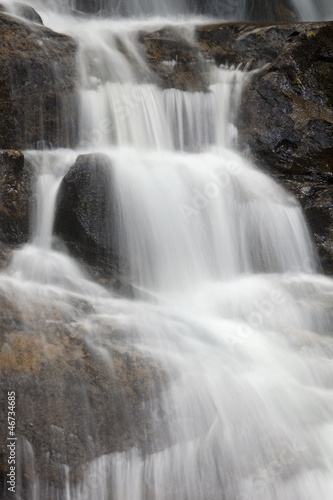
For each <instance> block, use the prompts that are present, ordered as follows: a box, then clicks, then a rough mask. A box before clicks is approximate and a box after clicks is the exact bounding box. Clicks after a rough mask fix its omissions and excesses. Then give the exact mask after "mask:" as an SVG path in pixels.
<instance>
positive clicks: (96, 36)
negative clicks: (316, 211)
mask: <svg viewBox="0 0 333 500" xmlns="http://www.w3.org/2000/svg"><path fill="white" fill-rule="evenodd" d="M4 3H5V2H4ZM28 3H29V5H31V6H33V7H35V8H36V9H37V11H38V12H40V14H41V16H42V19H43V22H44V24H45V25H47V26H50V27H51V28H52V29H54V30H56V31H58V32H61V33H65V35H61V36H60V35H59V38H58V37H57V36H56V35H54V34H52V32H50V31H49V30H48V29H47V31H41V32H40V31H38V30H44V28H41V27H40V26H39V27H36V25H35V24H29V23H27V24H23V25H22V26H23V27H24V30H25V33H27V34H28V35H27V36H28V37H31V39H33V40H34V34H35V33H37V32H38V33H41V35H40V36H41V40H42V41H43V40H44V37H45V36H46V41H45V46H46V47H47V50H46V49H45V47H44V49H45V50H44V49H41V54H42V55H43V57H44V58H47V54H49V55H50V54H53V52H52V51H51V52H48V50H51V48H50V47H53V48H54V49H56V50H57V51H58V50H59V51H60V52H61V55H59V54H58V55H59V59H56V62H58V63H59V65H60V66H61V65H62V61H64V60H65V62H66V64H67V63H69V59H71V58H73V56H74V53H75V51H77V52H76V56H75V57H76V63H75V64H74V63H73V60H72V59H71V60H72V63H71V66H70V67H71V70H70V71H71V73H70V75H65V76H64V78H60V77H59V75H61V72H57V68H58V65H57V64H55V65H54V64H53V63H54V61H53V59H52V61H49V62H48V64H47V68H48V70H47V71H48V72H49V73H48V74H49V76H50V75H51V79H52V78H53V79H55V76H54V75H56V76H58V78H59V81H58V82H56V89H57V92H59V94H58V93H56V96H57V97H56V99H55V101H56V109H57V112H59V114H58V115H57V116H58V118H59V117H61V120H60V121H58V123H59V124H60V123H67V124H69V128H66V127H65V129H63V128H62V126H60V125H59V128H60V130H66V131H67V132H66V133H63V134H62V135H57V134H56V138H57V139H56V140H54V141H53V140H52V137H53V136H52V134H51V135H48V132H47V131H48V130H51V128H52V127H51V125H50V127H51V128H48V127H47V124H48V123H49V122H48V120H49V119H50V120H51V119H52V116H49V115H46V117H45V116H44V117H43V119H40V121H38V127H40V128H38V127H37V126H36V127H35V128H34V130H35V131H36V130H39V133H40V135H41V140H40V142H39V141H37V142H36V140H35V137H34V135H33V134H32V130H33V129H32V128H31V130H27V132H26V133H25V131H26V127H23V128H22V130H23V131H24V133H22V136H20V134H18V133H17V130H20V129H19V128H16V129H15V134H14V135H13V138H12V139H11V141H13V142H14V143H16V144H12V143H11V141H9V142H6V143H5V146H6V147H7V148H9V147H10V148H14V147H18V146H20V147H22V148H26V151H24V155H25V164H24V165H23V157H22V155H21V154H20V153H18V152H15V151H7V152H3V153H2V156H1V158H2V162H3V164H4V167H3V170H4V171H5V174H6V175H5V176H4V179H5V181H6V179H7V178H8V182H7V181H6V182H4V183H3V186H1V187H3V193H7V195H8V194H11V196H12V198H10V199H13V200H14V202H16V197H17V196H20V197H21V200H23V201H24V203H25V201H26V197H27V196H29V197H31V198H32V199H33V204H32V207H31V210H30V216H31V218H32V223H31V227H30V236H29V241H28V243H26V244H22V243H25V242H26V238H27V234H26V233H27V231H26V226H27V218H29V211H28V210H27V207H26V206H25V205H24V204H23V205H22V210H21V211H18V210H16V211H15V210H13V208H12V207H11V211H7V212H5V211H4V212H3V214H0V215H2V217H3V218H2V220H3V221H5V222H6V221H10V222H9V223H8V224H9V226H10V227H14V228H15V227H16V226H14V225H12V222H11V221H13V220H16V219H17V218H19V217H22V220H23V222H22V221H21V222H20V223H19V225H18V226H19V228H21V227H22V228H23V229H24V231H23V232H22V231H21V232H20V231H19V230H15V231H14V232H10V235H9V236H10V237H12V235H14V237H15V241H13V244H14V243H15V244H16V245H17V244H21V246H20V247H18V248H17V247H16V249H15V251H14V252H13V255H12V259H11V262H10V264H9V265H7V267H6V268H5V269H4V270H3V271H2V273H1V275H0V311H1V330H0V332H1V333H0V346H1V350H0V374H1V398H0V399H1V401H0V404H1V407H2V408H6V397H7V391H15V392H16V396H17V409H16V412H17V426H16V429H15V432H16V434H17V438H18V440H17V448H16V449H17V456H16V466H17V469H16V492H15V494H14V498H15V500H95V499H98V500H114V499H116V500H165V499H172V500H188V499H191V500H203V499H207V500H208V499H213V500H218V499H219V500H220V499H223V500H236V499H237V500H238V499H242V500H253V499H256V500H284V499H290V500H292V499H295V498H307V499H308V500H319V499H320V500H331V497H332V494H333V480H332V474H331V472H332V468H333V446H332V439H330V438H331V436H332V434H333V422H332V414H331V407H332V402H333V399H332V389H331V386H332V380H333V366H332V356H333V339H332V323H333V321H332V320H333V318H332V307H331V306H332V297H333V284H332V280H331V279H329V278H327V277H325V276H323V275H321V274H318V272H319V270H320V266H319V263H318V259H317V256H316V252H315V250H314V248H313V246H312V242H311V238H310V234H309V231H308V228H307V225H306V222H305V220H304V218H303V215H302V211H301V208H300V205H299V204H298V202H297V201H296V200H295V198H294V197H293V196H291V195H290V194H289V193H287V192H286V191H285V190H284V189H283V188H282V187H281V186H280V185H277V184H276V183H275V181H273V180H272V179H271V178H269V177H268V176H266V175H265V174H264V173H262V172H261V171H260V170H258V169H257V168H256V166H255V165H253V164H252V163H251V162H250V161H249V160H248V159H246V158H245V157H244V156H243V155H241V154H240V153H239V152H237V145H238V144H239V135H238V130H237V127H236V125H237V123H239V105H240V103H241V99H242V95H244V91H245V89H246V88H248V87H247V86H248V85H249V84H250V85H253V86H255V85H259V84H258V80H257V77H258V74H259V73H258V71H259V69H260V65H261V64H260V58H259V56H260V54H259V52H260V51H257V52H256V50H255V48H253V45H255V44H254V42H253V40H254V39H255V37H256V36H257V40H262V39H264V36H267V37H268V38H267V39H268V42H267V43H266V47H265V57H267V58H268V57H270V56H272V57H274V58H276V57H277V56H278V54H276V48H275V49H274V48H273V42H272V37H274V36H278V37H280V38H279V39H280V40H281V38H283V37H284V35H283V34H282V35H281V33H280V32H278V35H276V33H277V28H276V27H274V28H272V30H271V31H269V28H268V27H266V28H262V29H263V30H264V31H265V30H266V31H269V33H270V34H269V35H267V34H264V31H260V29H259V30H257V29H256V28H254V27H253V26H252V27H249V26H245V27H244V26H242V27H240V26H238V25H237V26H236V27H234V28H233V27H230V26H229V27H227V29H228V30H229V31H228V33H229V34H230V33H231V32H232V31H233V30H234V31H235V32H236V35H235V34H234V35H233V36H234V38H233V39H232V41H230V43H229V45H228V47H227V50H226V51H225V52H224V53H222V51H221V45H222V44H221V40H222V39H223V36H224V34H221V29H222V28H221V26H220V27H216V26H215V27H214V26H212V25H211V24H210V25H209V26H208V27H207V28H206V31H205V29H204V28H202V27H199V28H196V27H195V25H196V24H197V19H196V18H194V19H192V20H191V22H189V21H188V20H187V21H184V20H183V19H173V20H170V19H168V22H166V20H163V21H161V19H155V20H154V19H150V20H145V19H142V16H141V19H111V18H109V17H107V16H108V14H109V12H110V11H109V10H108V5H107V2H106V1H105V2H103V5H102V2H98V3H97V2H96V3H95V4H94V3H93V2H92V3H91V4H90V5H91V6H93V8H92V10H93V12H91V13H89V14H94V16H91V15H87V13H84V11H85V10H87V5H88V3H87V2H83V1H82V2H81V1H80V2H74V1H66V2H60V1H58V2H51V0H48V1H47V2H43V4H42V3H41V2H39V1H38V0H34V1H33V0H31V1H29V2H28ZM121 4H123V5H124V6H126V9H125V11H124V12H121V13H122V14H126V15H128V14H129V15H130V16H132V17H134V16H135V15H136V14H146V13H147V12H151V10H150V9H151V7H152V6H153V7H154V9H155V10H153V11H152V12H151V13H152V14H157V13H161V12H159V11H158V8H159V7H160V4H159V2H147V3H144V2H142V3H140V2H131V3H130V2H126V3H122V2H119V3H118V6H119V8H120V7H121ZM216 4H217V2H216ZM170 5H171V4H170ZM170 5H169V4H164V8H165V9H166V13H168V14H172V9H171V6H170ZM213 5H214V3H213V4H211V6H213ZM221 5H222V6H223V5H224V7H225V6H226V2H223V3H221ZM258 5H260V4H258ZM276 5H277V4H276ZM285 5H286V3H282V7H283V6H285ZM274 6H275V4H274V3H271V5H270V8H273V7H274ZM243 7H244V5H243ZM132 9H133V10H132ZM168 9H170V12H169V10H168ZM176 9H178V10H177V12H179V11H182V12H184V10H183V9H184V7H183V6H182V5H181V4H179V3H178V2H177V5H176V6H175V11H174V13H176ZM195 9H196V12H198V10H199V9H198V6H196V7H195ZM118 13H120V11H119V12H118ZM162 13H163V12H162ZM14 14H15V13H14ZM97 14H98V15H97ZM258 15H259V14H258ZM256 16H257V14H256ZM1 20H2V22H3V23H4V24H5V25H10V23H17V24H19V25H20V26H21V24H20V23H21V21H18V20H17V18H15V19H14V18H12V17H10V15H9V14H4V15H1ZM17 24H15V26H16V25H17ZM166 24H167V26H165V25H166ZM13 25H14V24H12V26H13ZM18 29H19V28H18ZM20 29H21V28H20ZM22 29H23V28H22ZM283 29H284V28H283ZM286 29H287V28H286ZM299 29H300V30H306V29H307V28H303V27H302V28H301V27H300V28H299ZM318 29H319V28H318ZM36 30H37V31H36ZM214 30H215V31H216V32H218V35H216V33H215V34H214ZM265 33H266V32H265ZM292 33H294V35H293V37H294V38H296V35H295V30H294V29H293V31H292ZM305 33H307V31H302V32H301V34H300V35H299V36H300V38H301V37H302V36H303V34H304V36H306V35H305ZM216 36H221V38H220V42H219V43H217V42H216V40H217V38H216ZM297 36H298V35H297ZM288 37H289V35H288V36H287V38H288ZM293 37H291V38H292V39H293ZM52 40H53V42H52ZM244 40H245V41H246V43H245V46H246V47H249V46H250V47H252V48H251V49H250V50H251V51H252V56H253V57H252V61H251V65H250V66H247V67H245V69H244V68H241V67H235V66H231V64H230V65H228V64H226V63H227V60H228V57H234V58H237V57H240V58H242V57H243V58H246V55H247V54H249V52H246V50H245V49H244V43H243V45H242V41H243V42H244ZM63 43H65V46H67V44H69V45H68V47H70V48H71V49H70V50H69V52H68V54H67V56H68V57H67V56H66V57H65V59H63V56H64V54H63V52H62V49H63V48H64V46H63ZM260 43H261V42H260ZM284 43H286V44H287V43H288V42H287V41H285V42H284ZM237 44H240V45H242V50H243V51H244V52H242V50H240V49H239V50H238V49H237ZM61 47H62V48H61ZM60 48H61V50H60ZM274 50H275V52H274ZM283 50H286V51H287V50H288V49H287V48H286V49H283ZM28 52H29V57H30V56H31V54H30V50H29V51H28ZM21 55H22V54H21V53H20V57H21ZM49 57H51V56H49ZM223 58H225V59H223ZM234 62H235V61H234ZM266 62H269V61H266ZM50 68H51V69H50ZM54 71H55V73H54ZM75 75H76V76H75ZM68 78H69V79H68ZM46 81H48V79H47V78H46ZM251 81H253V82H254V83H253V84H251V83H250V82H251ZM27 82H28V83H30V79H29V78H28V80H27ZM73 83H75V85H73ZM44 84H45V81H44V80H42V87H41V89H42V92H41V94H42V96H44V90H45V93H46V94H47V89H48V86H47V85H46V87H45V85H44ZM27 87H29V85H27ZM17 88H18V87H17V83H16V87H15V89H17ZM62 93H64V94H65V95H66V96H67V95H70V99H69V101H70V102H71V104H73V106H74V107H73V108H70V107H68V108H66V105H64V102H66V101H62V100H61V99H60V100H59V99H58V97H61V96H62ZM29 95H30V94H29V93H28V94H27V96H29ZM32 95H33V96H35V93H33V94H32ZM22 101H24V96H22ZM20 102H21V101H20ZM33 102H34V101H33ZM28 103H29V100H28V97H27V103H25V108H24V109H25V110H26V109H28ZM38 109H39V108H38ZM71 109H74V112H73V114H72V113H71V112H70V110H71ZM66 111H68V113H66ZM63 120H65V122H64V121H63ZM18 123H20V122H18ZM32 123H35V122H34V121H33V122H32ZM52 123H53V122H52ZM43 124H44V125H45V128H44V125H43ZM73 124H74V128H73ZM42 125H43V126H42ZM52 126H53V125H52ZM57 131H58V129H57ZM69 131H72V132H71V133H69ZM30 132H31V134H30ZM8 133H12V128H10V130H9V132H8ZM29 134H30V135H31V136H30V135H29ZM69 137H70V140H68V138H69ZM242 137H243V138H244V137H245V134H243V136H242ZM256 137H257V136H256ZM19 141H21V142H19ZM71 141H72V142H71ZM37 145H38V146H39V149H38V150H36V149H33V148H36V146H37ZM58 146H61V148H58ZM32 186H33V188H34V189H33V191H32V192H31V189H32ZM13 191H14V192H13ZM28 193H29V194H28ZM7 195H6V196H7ZM6 196H4V195H3V196H2V200H1V201H2V203H3V204H4V203H5V202H4V201H3V199H5V201H6V200H7V198H8V196H7V198H6ZM5 208H6V207H5ZM14 209H15V206H14ZM21 212H22V213H21ZM17 220H18V219H17ZM6 224H7V222H6ZM6 224H5V223H3V226H2V233H3V234H4V236H3V237H4V238H5V237H7V236H6V235H7V233H8V230H7V226H6ZM8 224H7V225H8ZM92 277H93V278H94V279H92ZM119 283H121V285H119ZM0 425H1V432H0V438H1V440H0V450H1V452H0V455H1V467H0V473H1V476H0V477H1V483H0V488H1V489H0V491H1V497H2V498H4V499H5V500H7V499H9V498H13V493H11V492H8V488H7V474H8V461H7V449H6V437H7V421H6V414H5V412H1V413H0Z"/></svg>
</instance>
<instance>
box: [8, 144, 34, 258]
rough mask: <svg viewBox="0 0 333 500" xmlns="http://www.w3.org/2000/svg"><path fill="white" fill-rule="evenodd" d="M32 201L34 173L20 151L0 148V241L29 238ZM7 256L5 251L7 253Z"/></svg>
mask: <svg viewBox="0 0 333 500" xmlns="http://www.w3.org/2000/svg"><path fill="white" fill-rule="evenodd" d="M32 202H33V190H32V173H31V170H30V168H29V166H28V165H25V163H24V155H23V153H21V151H13V150H2V151H0V241H1V242H2V244H10V245H18V244H22V243H25V242H27V241H28V238H29V226H30V212H31V206H32ZM5 255H6V252H5Z"/></svg>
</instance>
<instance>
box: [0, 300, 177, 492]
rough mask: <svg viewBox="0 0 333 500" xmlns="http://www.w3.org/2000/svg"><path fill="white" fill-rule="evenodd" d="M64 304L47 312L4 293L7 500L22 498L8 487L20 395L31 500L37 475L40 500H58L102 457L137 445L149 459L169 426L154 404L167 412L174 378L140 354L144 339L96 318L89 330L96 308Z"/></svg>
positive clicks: (1, 450)
mask: <svg viewBox="0 0 333 500" xmlns="http://www.w3.org/2000/svg"><path fill="white" fill-rule="evenodd" d="M17 302H18V301H17ZM58 302H59V301H58V300H57V299H55V301H54V304H53V305H51V304H49V305H48V307H47V313H45V310H44V309H43V308H41V307H40V305H38V300H37V301H36V302H34V301H30V300H25V301H24V306H23V304H18V303H16V302H11V301H10V300H9V299H8V297H7V296H5V295H3V293H2V292H1V294H0V332H1V333H0V386H1V390H0V404H1V406H2V408H3V411H1V412H0V464H1V466H0V491H1V492H3V495H2V496H1V498H4V499H5V498H11V496H10V495H12V494H11V493H8V491H5V488H4V485H5V481H6V474H7V473H8V462H7V458H8V449H7V447H6V445H7V443H8V441H7V440H6V438H7V436H8V422H7V412H6V411H5V409H6V408H7V406H8V402H7V393H8V391H10V392H11V391H15V393H16V427H15V435H16V437H17V439H18V441H17V447H16V448H17V457H16V462H17V473H18V474H20V477H21V480H20V483H21V487H22V491H21V496H20V498H21V499H22V500H31V498H33V494H32V490H33V484H34V481H35V479H36V475H37V476H38V478H39V480H40V488H41V489H40V497H41V498H43V499H44V500H49V499H50V500H51V499H54V498H55V496H52V491H53V492H54V491H56V490H57V489H63V490H65V488H64V487H65V480H66V467H69V468H70V480H71V483H72V484H75V483H76V482H77V481H80V480H81V479H82V478H83V477H84V474H85V470H86V468H88V466H89V463H90V462H91V460H93V459H94V458H96V457H98V456H100V455H103V454H108V453H112V452H122V451H125V450H128V449H130V448H132V447H133V446H136V447H138V448H139V449H141V450H142V451H143V452H148V453H149V452H150V451H151V446H152V441H151V439H152V435H151V432H152V426H154V425H155V424H156V425H162V426H163V425H165V422H164V423H163V418H162V417H161V418H160V421H159V422H154V421H153V418H155V417H153V416H152V415H150V413H149V411H148V407H149V404H147V405H145V403H148V402H149V401H150V400H151V399H152V398H156V400H155V404H157V406H158V405H159V403H158V402H156V401H158V398H159V396H158V395H159V394H160V392H161V391H162V390H163V388H164V387H165V386H166V380H167V376H166V371H165V369H164V368H163V366H162V365H160V364H159V363H158V362H155V361H153V360H152V359H151V358H149V357H148V356H147V355H145V354H143V353H142V352H140V351H139V350H138V349H136V348H135V347H134V346H133V340H135V338H136V333H135V332H134V331H131V330H128V331H125V330H124V329H122V328H121V327H120V326H119V325H118V324H117V323H116V320H115V321H114V324H110V322H108V324H107V323H104V324H103V319H101V320H98V317H95V322H94V319H93V317H92V316H90V322H89V325H90V326H91V328H92V329H91V330H89V326H88V329H87V328H86V327H85V324H86V322H85V321H84V318H85V317H86V315H87V314H89V313H93V312H94V311H93V308H92V306H91V305H90V304H89V303H88V302H86V301H84V300H78V299H75V300H74V299H72V301H71V302H69V303H67V304H66V305H65V308H62V307H59V305H58ZM69 311H70V316H68V313H69ZM67 316H68V317H67ZM71 318H72V319H71ZM73 318H76V320H75V321H74V322H73ZM79 318H81V319H82V321H81V322H80V320H79ZM92 332H93V335H94V340H93V341H92V340H91V335H92ZM97 332H98V334H97V336H96V333H97ZM150 438H151V439H150ZM156 439H157V437H156ZM154 442H155V439H154ZM29 449H30V450H32V451H31V452H30V453H31V455H28V454H27V453H28V451H29ZM6 494H7V495H8V497H7V496H6Z"/></svg>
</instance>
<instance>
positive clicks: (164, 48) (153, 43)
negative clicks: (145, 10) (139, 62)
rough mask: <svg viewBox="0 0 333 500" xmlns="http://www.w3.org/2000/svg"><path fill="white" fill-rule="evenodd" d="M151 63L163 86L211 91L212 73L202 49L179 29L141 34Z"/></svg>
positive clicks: (158, 82)
mask: <svg viewBox="0 0 333 500" xmlns="http://www.w3.org/2000/svg"><path fill="white" fill-rule="evenodd" d="M139 42H140V43H142V44H143V45H144V48H145V54H146V59H147V63H148V65H149V67H150V69H151V70H152V72H153V74H154V75H155V78H156V83H157V84H159V85H160V86H161V87H163V88H165V89H168V88H177V89H180V90H187V91H190V92H198V91H199V92H200V91H203V92H207V91H208V84H209V74H208V73H207V68H206V65H205V61H204V59H203V57H202V55H201V54H200V52H199V49H198V47H197V46H196V45H195V44H193V42H191V41H189V40H187V39H186V37H185V36H183V35H182V34H181V33H180V31H179V30H176V29H174V28H163V29H161V30H158V31H154V32H153V33H141V35H140V36H139Z"/></svg>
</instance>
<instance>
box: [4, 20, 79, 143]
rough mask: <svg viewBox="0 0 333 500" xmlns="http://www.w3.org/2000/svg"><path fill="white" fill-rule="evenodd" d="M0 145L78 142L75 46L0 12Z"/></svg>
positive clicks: (64, 38)
mask: <svg viewBox="0 0 333 500" xmlns="http://www.w3.org/2000/svg"><path fill="white" fill-rule="evenodd" d="M0 43H1V50H0V109H1V115H2V119H1V122H0V147H1V148H3V149H5V148H8V149H9V148H17V149H31V148H36V147H38V146H39V145H41V144H47V145H52V146H69V145H75V143H76V132H75V127H74V123H75V121H76V97H75V81H76V69H75V68H76V64H75V55H76V44H75V42H74V41H73V40H72V39H71V38H70V37H68V36H65V35H61V34H58V33H54V32H53V31H51V30H49V29H47V28H44V27H42V26H39V25H37V24H30V23H25V22H20V21H19V20H18V19H17V18H13V17H11V16H9V15H6V14H0Z"/></svg>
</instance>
